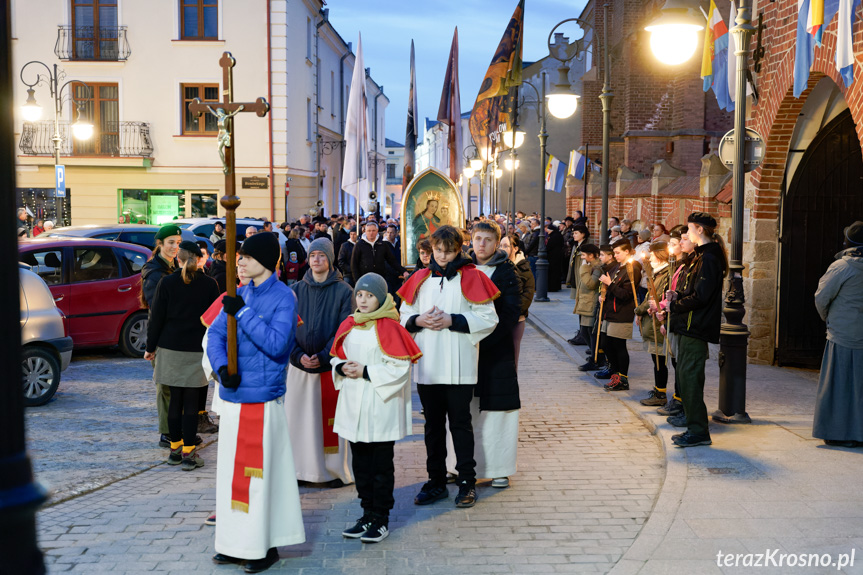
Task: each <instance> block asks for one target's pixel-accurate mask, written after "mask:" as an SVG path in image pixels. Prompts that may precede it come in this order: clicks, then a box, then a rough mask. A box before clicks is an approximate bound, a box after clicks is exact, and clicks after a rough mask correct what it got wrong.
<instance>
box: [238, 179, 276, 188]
mask: <svg viewBox="0 0 863 575" xmlns="http://www.w3.org/2000/svg"><path fill="white" fill-rule="evenodd" d="M269 187H270V179H269V178H261V177H260V176H252V177H251V178H243V188H244V189H247V190H266V189H268V188H269Z"/></svg>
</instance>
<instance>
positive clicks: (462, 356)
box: [399, 256, 498, 385]
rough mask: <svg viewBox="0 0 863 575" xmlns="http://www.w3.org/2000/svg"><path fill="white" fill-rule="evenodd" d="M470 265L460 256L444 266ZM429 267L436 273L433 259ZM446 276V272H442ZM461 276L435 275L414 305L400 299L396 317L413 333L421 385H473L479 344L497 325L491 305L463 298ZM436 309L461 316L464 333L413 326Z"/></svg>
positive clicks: (416, 378) (415, 372)
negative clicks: (418, 350) (417, 350)
mask: <svg viewBox="0 0 863 575" xmlns="http://www.w3.org/2000/svg"><path fill="white" fill-rule="evenodd" d="M469 263H471V260H470V259H468V258H466V257H464V256H460V257H459V258H458V259H456V261H455V262H453V263H452V264H450V265H449V266H447V269H448V270H449V269H453V268H456V267H458V266H459V265H462V266H463V265H466V264H469ZM429 267H430V268H431V269H432V270H439V268H438V267H437V266H436V265H435V260H434V259H432V261H431V264H430V265H429ZM444 272H445V273H446V270H444ZM461 278H462V275H461V273H458V272H455V273H454V274H452V275H449V278H447V276H441V275H437V272H436V271H433V272H432V276H431V277H429V278H428V279H426V280H425V281H424V282H423V283H422V285H421V286H420V287H419V289H418V290H417V293H416V295H415V297H414V301H413V304H409V303H408V302H407V300H405V299H404V298H403V301H402V305H401V308H400V310H399V313H400V315H401V324H402V325H403V326H405V327H406V328H407V330H408V331H409V332H412V333H414V334H415V335H414V340H415V341H416V343H417V345H418V346H419V348H420V349H421V350H422V352H423V356H422V357H421V358H420V360H419V362H417V364H416V365H415V366H414V368H413V380H414V381H416V382H417V383H422V384H429V385H435V384H447V385H474V384H476V381H477V365H478V358H479V342H480V341H482V340H483V339H485V338H486V337H487V336H488V335H489V334H490V333H491V332H492V331H494V328H495V326H496V325H497V322H498V318H497V312H495V310H494V303H493V302H491V301H489V302H487V303H472V302H470V301H468V300H467V299H466V298H465V297H464V295H463V294H462V289H461ZM434 306H437V307H438V309H441V310H443V311H444V312H445V313H448V314H451V315H460V316H462V318H463V320H464V323H465V324H466V327H467V331H466V332H461V331H455V330H453V329H444V330H440V331H435V330H431V329H423V328H421V327H419V326H416V318H415V316H418V315H420V314H422V313H425V312H427V311H428V310H430V309H432V307H434Z"/></svg>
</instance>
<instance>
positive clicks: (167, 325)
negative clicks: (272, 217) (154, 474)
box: [144, 242, 219, 471]
mask: <svg viewBox="0 0 863 575" xmlns="http://www.w3.org/2000/svg"><path fill="white" fill-rule="evenodd" d="M200 257H203V255H202V253H201V250H200V248H199V247H198V246H197V244H195V242H182V243H181V244H180V245H179V250H178V258H179V261H180V263H181V264H182V268H181V269H180V270H179V272H176V273H172V274H170V275H168V276H166V277H164V278H163V279H162V281H160V282H159V285H158V286H157V287H156V293H155V295H154V296H153V300H152V302H151V303H152V305H151V307H150V321H149V324H148V328H147V352H146V354H144V359H148V360H150V361H153V362H154V371H153V380H154V381H155V382H156V383H157V384H158V385H161V386H162V387H168V389H169V390H170V402H169V404H168V429H169V433H170V438H171V444H170V447H171V453H170V455H169V456H168V464H169V465H180V464H182V465H183V470H184V471H191V470H193V469H196V468H198V467H203V465H204V462H203V460H202V459H201V458H200V457H198V455H197V453H196V452H195V444H196V437H195V434H196V431H197V427H198V405H199V402H200V395H201V392H202V390H205V389H206V387H207V376H206V374H205V373H204V368H203V366H202V365H201V360H202V359H203V357H204V349H203V347H202V346H201V343H202V341H203V339H204V333H205V332H206V329H207V328H206V327H205V326H204V324H203V323H202V322H201V316H202V315H204V312H206V311H207V309H208V308H209V307H210V305H212V303H213V302H214V301H216V299H217V298H218V297H219V286H218V285H217V284H216V282H215V280H213V279H212V278H210V277H207V276H206V275H205V274H204V273H203V272H201V271H199V270H198V258H200Z"/></svg>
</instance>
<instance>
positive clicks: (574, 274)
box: [566, 240, 599, 289]
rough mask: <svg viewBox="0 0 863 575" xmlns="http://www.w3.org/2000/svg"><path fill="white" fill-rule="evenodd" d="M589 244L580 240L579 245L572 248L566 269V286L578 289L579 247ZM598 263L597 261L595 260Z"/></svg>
mask: <svg viewBox="0 0 863 575" xmlns="http://www.w3.org/2000/svg"><path fill="white" fill-rule="evenodd" d="M586 243H589V241H588V240H581V243H578V244H576V245H575V246H574V247H573V248H572V252H571V253H570V256H569V266H568V267H567V273H566V285H567V286H569V287H571V288H574V289H578V274H579V270H580V269H581V263H582V262H581V246H583V245H584V244H586ZM597 261H599V260H597Z"/></svg>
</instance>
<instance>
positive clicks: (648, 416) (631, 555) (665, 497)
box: [526, 315, 688, 575]
mask: <svg viewBox="0 0 863 575" xmlns="http://www.w3.org/2000/svg"><path fill="white" fill-rule="evenodd" d="M526 321H527V322H529V323H530V325H531V326H532V327H533V328H534V329H536V330H537V331H538V332H539V333H540V334H542V335H543V336H544V337H545V338H546V339H547V340H548V341H549V343H551V344H552V345H553V346H554V347H555V348H557V349H558V350H560V351H562V352H563V353H564V354H565V355H566V356H568V357H569V358H570V359H572V360H573V362H574V363H576V364H578V363H580V362H583V361H586V358H585V357H583V356H581V355H580V354H577V353H576V352H575V350H574V349H573V348H572V346H570V345H569V344H568V343H567V342H566V340H564V339H563V338H562V337H561V336H559V335H558V334H557V332H555V331H554V330H553V329H551V328H550V326H548V325H547V324H546V323H545V322H543V321H542V320H541V319H539V318H537V317H536V316H533V315H531V316H528V318H527V320H526ZM567 348H568V349H567ZM591 379H593V378H591ZM593 381H594V382H595V385H596V386H599V385H600V383H599V381H598V380H596V379H593ZM615 397H616V398H617V400H618V401H619V402H620V403H622V404H623V405H624V406H626V408H627V409H629V410H630V411H631V412H632V413H634V414H635V415H636V416H637V417H638V418H639V419H640V420H641V422H642V423H643V424H644V426H645V427H646V428H647V430H648V431H650V433H651V435H654V436H656V438H657V442H658V443H659V444H660V446H661V447H662V451H663V452H664V453H665V479H664V481H663V482H662V486H661V487H660V490H659V495H658V497H657V498H656V502H655V503H654V505H653V509H652V510H651V512H650V515H649V516H648V518H647V521H645V522H644V525H643V526H642V528H641V531H639V533H638V535H637V536H636V538H635V541H634V542H633V544H632V545H631V546H630V547H629V549H627V550H626V552H625V553H624V554H623V557H621V558H620V560H619V561H618V562H617V563H616V564H615V566H614V567H613V568H612V569H611V571H610V572H609V575H634V574H635V573H638V572H639V571H640V570H641V569H642V567H644V565H645V564H646V563H647V561H648V560H649V559H650V557H651V556H652V555H653V552H654V551H655V550H656V548H657V547H658V546H659V544H660V543H661V542H662V541H663V539H665V535H666V534H667V533H668V530H669V529H670V528H671V525H672V524H673V523H674V518H675V517H676V515H677V511H678V509H679V508H680V503H681V501H682V499H683V493H684V491H685V490H686V481H687V477H688V463H687V459H686V452H685V450H683V449H677V448H675V449H669V447H670V446H671V445H672V443H671V436H672V435H673V434H674V433H675V431H674V430H672V429H667V428H666V427H665V426H663V427H659V426H657V424H656V423H657V420H658V418H660V417H661V416H659V415H658V414H656V413H655V412H654V411H653V408H645V409H639V407H641V404H639V403H638V402H637V401H636V399H635V397H634V396H633V395H632V391H625V392H615Z"/></svg>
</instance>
